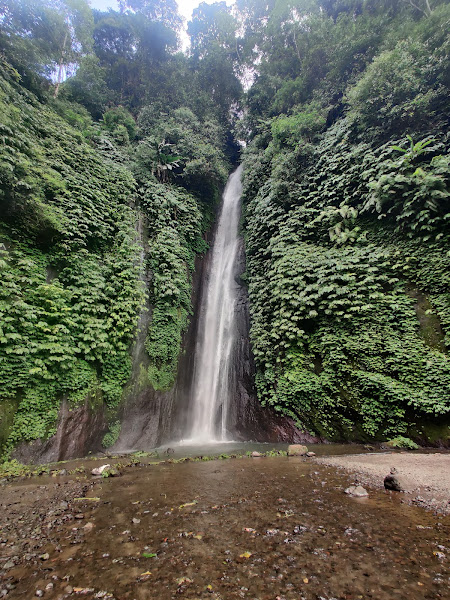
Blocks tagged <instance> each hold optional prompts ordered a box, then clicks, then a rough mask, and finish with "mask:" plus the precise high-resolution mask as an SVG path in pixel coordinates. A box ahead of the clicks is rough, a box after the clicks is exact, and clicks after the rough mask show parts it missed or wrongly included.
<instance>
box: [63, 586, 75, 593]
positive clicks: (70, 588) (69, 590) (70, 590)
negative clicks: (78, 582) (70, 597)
mask: <svg viewBox="0 0 450 600" xmlns="http://www.w3.org/2000/svg"><path fill="white" fill-rule="evenodd" d="M64 591H65V592H66V594H71V593H72V592H73V587H72V586H71V585H66V587H65V588H64Z"/></svg>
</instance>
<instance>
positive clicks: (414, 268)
mask: <svg viewBox="0 0 450 600" xmlns="http://www.w3.org/2000/svg"><path fill="white" fill-rule="evenodd" d="M241 4H247V3H246V2H245V1H244V0H243V1H242V2H241ZM314 4H315V3H314ZM368 5H369V3H363V5H362V8H361V11H360V12H359V13H358V14H357V15H355V14H352V15H351V16H350V15H349V14H348V12H347V9H346V8H345V7H342V10H341V11H338V16H337V15H336V14H334V13H333V18H332V19H329V16H328V15H327V11H328V9H324V11H323V13H322V14H320V15H317V14H316V13H315V9H314V7H313V8H311V12H310V14H308V15H305V17H304V19H303V20H302V19H298V20H295V19H293V18H291V19H290V20H288V17H287V16H286V14H285V13H284V12H283V11H281V12H277V8H274V9H273V12H270V10H271V9H270V7H269V8H268V9H267V10H269V12H270V16H269V21H268V22H267V23H268V24H267V30H266V32H268V31H269V29H270V27H271V25H270V22H271V21H272V23H273V25H274V29H273V30H271V31H272V32H273V35H272V36H271V37H270V38H264V35H265V32H260V36H261V37H260V38H259V39H260V40H262V42H261V43H262V44H263V47H264V43H265V40H266V39H267V44H269V39H270V44H271V45H272V46H271V47H269V45H267V46H265V48H266V54H265V55H264V57H263V59H262V63H261V66H260V68H259V78H258V79H257V81H256V83H255V85H254V87H253V88H252V89H251V90H250V92H249V114H248V116H247V123H248V127H249V129H250V130H252V134H251V143H250V144H249V145H248V148H247V150H246V153H245V156H244V214H245V221H244V229H245V237H246V248H247V271H246V272H247V276H248V282H249V294H250V303H251V304H250V309H251V340H252V346H253V350H254V354H255V361H256V367H257V375H256V387H257V391H258V395H259V398H260V399H261V401H262V402H263V403H266V404H270V405H271V406H273V407H274V408H275V409H276V410H278V411H280V412H282V413H283V414H286V415H288V416H291V417H292V418H294V419H295V420H296V422H297V423H299V424H300V425H302V426H303V427H306V428H308V429H309V430H311V431H314V432H316V433H318V434H321V435H324V436H326V437H329V438H332V439H353V440H364V439H385V438H386V436H398V435H399V434H403V435H404V434H406V433H407V432H408V431H409V430H411V432H413V431H414V427H415V426H416V425H417V426H419V428H420V423H424V422H428V421H430V422H433V423H437V422H443V423H445V422H446V421H448V420H449V418H450V404H449V398H450V361H449V357H448V348H449V334H450V328H449V326H450V279H449V276H448V273H449V272H450V262H449V261H450V254H449V252H448V247H449V243H450V238H449V234H448V223H449V219H450V203H449V194H450V185H449V184H450V181H449V172H450V169H449V159H448V137H447V136H446V135H445V133H443V131H442V128H443V123H444V119H445V117H444V115H445V109H444V106H445V104H444V97H445V94H446V93H448V92H447V91H446V90H445V89H444V87H443V86H444V84H445V80H446V79H445V77H446V75H445V73H446V69H447V67H446V65H447V63H446V61H447V59H446V58H445V57H444V54H445V51H444V50H443V49H445V48H448V43H449V36H448V31H447V33H444V31H443V25H444V24H445V23H446V22H447V21H448V14H449V13H448V7H444V6H440V7H438V8H437V9H436V10H433V11H432V14H431V15H429V16H428V17H427V18H425V17H424V16H423V17H422V18H420V17H417V14H415V15H414V16H413V15H412V14H411V12H410V9H409V8H407V7H406V6H401V7H398V10H397V12H396V11H390V9H389V10H386V12H385V14H384V16H383V15H381V13H378V12H377V9H376V8H374V7H373V5H372V8H371V9H370V11H369V10H367V7H368ZM283 6H285V8H286V10H288V9H289V10H288V12H289V11H290V10H291V8H292V7H291V5H290V4H289V3H286V5H284V4H283ZM289 7H290V8H289ZM283 10H284V9H283ZM296 10H300V9H296ZM303 10H306V9H305V8H304V9H303ZM380 10H381V9H380ZM289 14H291V17H292V14H293V13H292V12H291V13H289ZM350 20H351V21H352V24H351V25H350ZM400 21H401V22H400ZM275 23H278V25H280V23H281V26H280V27H279V28H278V31H276V29H275ZM296 28H297V33H296V32H295V30H296ZM302 29H303V31H301V30H302ZM374 32H377V35H378V38H377V39H376V40H375V38H374V37H373V34H374ZM325 34H326V35H327V36H328V40H326V39H325ZM254 35H255V37H256V39H258V34H254ZM401 38H403V39H402V41H399V40H400V39H401ZM253 39H255V38H253ZM331 40H333V42H331ZM371 40H372V41H371ZM255 43H257V42H255ZM356 49H358V52H359V54H358V53H356V52H355V51H356ZM344 50H345V52H344ZM347 52H348V53H349V54H348V55H347V58H346V59H345V60H343V57H344V56H345V55H346V53H347ZM319 56H322V60H321V63H319V62H318V61H317V58H318V57H319ZM308 61H310V62H309V63H308ZM313 65H315V69H316V70H315V72H314V73H313V71H312V66H313ZM344 101H346V102H347V103H348V105H347V107H346V106H345V105H344V104H343V102H344ZM327 104H328V106H327V108H326V109H325V108H324V107H325V106H326V105H327ZM346 108H348V110H347V111H346V110H345V109H346ZM327 111H328V117H327V118H326V121H325V119H324V118H323V117H324V116H325V115H326V112H327ZM280 112H282V113H283V114H281V115H280V114H279V113H280ZM277 114H278V116H276V115H277ZM261 117H262V118H261Z"/></svg>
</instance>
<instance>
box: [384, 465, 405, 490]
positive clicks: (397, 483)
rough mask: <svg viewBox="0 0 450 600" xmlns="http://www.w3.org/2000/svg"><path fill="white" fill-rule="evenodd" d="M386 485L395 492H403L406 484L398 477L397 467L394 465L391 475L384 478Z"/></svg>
mask: <svg viewBox="0 0 450 600" xmlns="http://www.w3.org/2000/svg"><path fill="white" fill-rule="evenodd" d="M384 487H385V488H386V489H387V490H391V491H393V492H403V491H404V489H405V488H404V486H403V485H402V482H401V480H400V479H399V477H398V473H397V469H396V468H395V467H392V469H391V472H390V473H389V475H386V477H385V478H384Z"/></svg>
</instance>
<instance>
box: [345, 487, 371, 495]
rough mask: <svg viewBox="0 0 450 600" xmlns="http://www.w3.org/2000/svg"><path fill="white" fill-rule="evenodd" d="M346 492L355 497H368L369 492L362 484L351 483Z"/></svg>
mask: <svg viewBox="0 0 450 600" xmlns="http://www.w3.org/2000/svg"><path fill="white" fill-rule="evenodd" d="M345 493H346V494H348V495H349V496H354V497H355V498H366V497H367V496H368V495H369V494H368V492H367V490H366V489H365V488H363V487H362V486H361V485H351V486H350V487H348V488H347V489H346V490H345Z"/></svg>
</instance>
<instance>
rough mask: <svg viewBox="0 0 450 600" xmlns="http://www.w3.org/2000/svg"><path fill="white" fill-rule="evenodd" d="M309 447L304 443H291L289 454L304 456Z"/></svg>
mask: <svg viewBox="0 0 450 600" xmlns="http://www.w3.org/2000/svg"><path fill="white" fill-rule="evenodd" d="M307 452H308V448H307V447H306V446H303V445H302V444H291V445H290V446H289V448H288V452H287V453H288V456H304V455H305V454H306V453H307Z"/></svg>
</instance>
